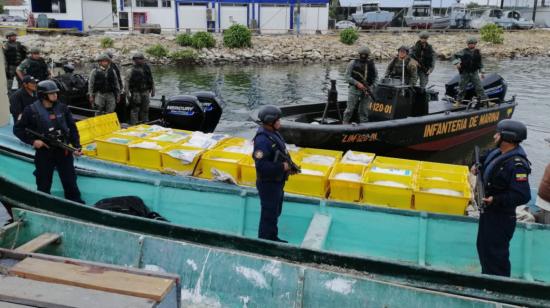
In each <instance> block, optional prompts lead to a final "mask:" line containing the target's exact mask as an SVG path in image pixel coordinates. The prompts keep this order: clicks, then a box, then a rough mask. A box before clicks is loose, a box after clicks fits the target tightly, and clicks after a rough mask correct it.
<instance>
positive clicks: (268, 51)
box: [19, 30, 550, 65]
mask: <svg viewBox="0 0 550 308" xmlns="http://www.w3.org/2000/svg"><path fill="white" fill-rule="evenodd" d="M471 35H472V34H470V33H434V34H432V36H431V37H430V43H431V44H432V45H433V46H434V48H435V50H436V52H437V53H438V57H439V59H440V60H448V59H449V58H450V57H451V56H452V54H453V53H454V52H455V51H457V50H459V49H461V48H464V46H465V41H466V38H467V37H469V36H471ZM105 36H109V37H111V38H112V39H113V40H114V46H113V47H112V48H106V49H105V48H101V46H100V40H101V39H102V38H104V37H105ZM477 36H479V35H477ZM215 37H216V41H217V45H216V46H218V47H215V48H211V49H206V48H204V49H201V50H195V52H196V58H195V59H194V60H193V61H191V62H193V63H195V64H225V63H288V62H306V63H309V62H334V61H348V60H349V59H351V58H353V57H355V55H356V52H357V49H358V48H359V47H360V46H363V45H367V46H369V47H370V48H371V51H372V55H373V56H374V58H375V59H377V60H387V59H389V58H391V57H393V56H394V55H395V54H396V49H397V48H398V47H399V46H400V45H403V44H405V45H412V44H414V42H415V41H416V40H417V34H416V33H409V32H406V33H405V32H393V33H391V32H380V33H361V34H360V37H359V40H358V41H357V42H355V44H354V45H351V46H350V45H344V44H342V43H340V41H339V36H338V35H337V34H326V35H303V36H294V35H258V36H253V38H252V43H253V47H252V48H245V49H229V48H224V47H223V44H222V37H221V35H215ZM19 39H20V41H21V42H23V43H24V44H25V45H27V46H28V47H40V48H41V49H42V50H43V52H44V55H45V57H46V58H47V59H51V60H53V61H54V62H57V63H64V62H72V63H74V64H86V63H88V62H91V61H93V59H94V57H95V56H96V55H98V54H100V53H102V52H105V51H111V52H112V53H113V54H114V56H115V60H116V61H118V62H120V63H122V64H128V63H130V61H131V55H132V53H134V52H137V51H140V52H144V50H145V49H146V48H148V47H149V46H151V45H154V44H161V45H163V46H165V47H166V48H168V50H169V51H170V52H173V51H178V50H185V49H191V48H188V47H180V46H178V45H177V44H176V42H175V36H174V35H156V34H119V33H112V34H111V33H108V34H103V35H90V36H83V37H76V36H68V35H57V36H38V35H27V36H22V37H20V38H19ZM479 47H480V48H481V50H482V53H483V55H484V56H485V57H494V58H518V57H530V56H550V31H546V30H531V31H518V32H506V33H505V39H504V44H502V45H493V44H490V43H484V42H481V43H480V44H479ZM145 55H146V56H147V58H148V59H149V61H150V62H151V63H153V64H161V65H166V64H175V63H177V62H178V61H174V60H173V59H171V58H170V57H163V58H154V57H152V56H150V55H147V54H146V53H145Z"/></svg>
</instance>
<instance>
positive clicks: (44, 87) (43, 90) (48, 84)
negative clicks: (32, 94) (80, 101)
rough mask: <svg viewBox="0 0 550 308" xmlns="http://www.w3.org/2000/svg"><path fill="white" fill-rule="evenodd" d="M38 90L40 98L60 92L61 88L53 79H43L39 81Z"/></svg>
mask: <svg viewBox="0 0 550 308" xmlns="http://www.w3.org/2000/svg"><path fill="white" fill-rule="evenodd" d="M37 92H38V97H39V98H44V97H46V94H50V93H57V92H59V88H58V87H57V84H56V83H55V82H54V81H53V80H43V81H40V82H39V83H38V88H37Z"/></svg>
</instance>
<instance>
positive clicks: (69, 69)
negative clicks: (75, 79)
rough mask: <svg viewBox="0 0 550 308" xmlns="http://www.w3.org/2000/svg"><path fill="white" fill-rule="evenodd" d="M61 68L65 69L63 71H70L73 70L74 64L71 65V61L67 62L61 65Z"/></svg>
mask: <svg viewBox="0 0 550 308" xmlns="http://www.w3.org/2000/svg"><path fill="white" fill-rule="evenodd" d="M63 70H64V71H65V73H72V72H74V65H72V64H71V63H67V64H65V65H63Z"/></svg>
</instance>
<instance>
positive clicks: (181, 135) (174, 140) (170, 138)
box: [144, 131, 189, 144]
mask: <svg viewBox="0 0 550 308" xmlns="http://www.w3.org/2000/svg"><path fill="white" fill-rule="evenodd" d="M144 139H147V140H151V141H160V142H166V143H171V144H182V143H184V142H185V141H186V140H187V139H189V134H188V133H186V132H179V131H172V132H165V133H155V134H151V135H149V136H147V137H145V138H144Z"/></svg>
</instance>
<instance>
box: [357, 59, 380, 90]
mask: <svg viewBox="0 0 550 308" xmlns="http://www.w3.org/2000/svg"><path fill="white" fill-rule="evenodd" d="M365 67H366V76H365ZM351 78H353V79H355V80H356V81H358V82H360V83H363V84H365V83H366V84H367V85H369V86H372V85H373V84H374V82H375V81H376V67H375V66H374V62H373V61H371V60H367V61H360V60H353V67H352V69H351Z"/></svg>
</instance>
